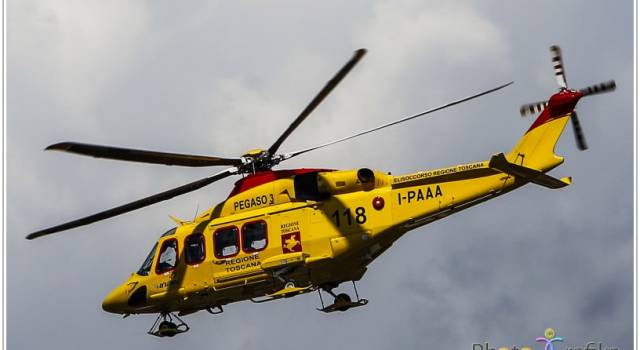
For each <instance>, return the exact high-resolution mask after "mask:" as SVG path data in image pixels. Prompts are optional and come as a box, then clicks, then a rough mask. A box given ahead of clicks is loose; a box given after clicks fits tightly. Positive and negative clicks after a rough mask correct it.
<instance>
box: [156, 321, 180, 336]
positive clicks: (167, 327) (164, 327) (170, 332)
mask: <svg viewBox="0 0 640 350" xmlns="http://www.w3.org/2000/svg"><path fill="white" fill-rule="evenodd" d="M158 334H160V336H161V337H173V336H174V335H176V334H178V326H177V325H176V324H175V323H173V322H169V321H162V322H160V325H159V326H158Z"/></svg>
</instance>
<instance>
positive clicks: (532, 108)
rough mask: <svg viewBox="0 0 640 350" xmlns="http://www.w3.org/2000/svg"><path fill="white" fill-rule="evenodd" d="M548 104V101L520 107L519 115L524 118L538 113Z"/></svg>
mask: <svg viewBox="0 0 640 350" xmlns="http://www.w3.org/2000/svg"><path fill="white" fill-rule="evenodd" d="M548 104H549V101H540V102H534V103H529V104H526V105H522V107H520V115H521V116H523V117H524V116H526V115H527V114H535V113H540V112H542V110H543V109H545V107H547V105H548Z"/></svg>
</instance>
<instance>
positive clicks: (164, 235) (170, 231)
mask: <svg viewBox="0 0 640 350" xmlns="http://www.w3.org/2000/svg"><path fill="white" fill-rule="evenodd" d="M176 228H177V227H174V228H172V229H170V230H168V231H167V232H165V233H163V234H162V236H160V237H167V236H171V235H172V234H174V233H176Z"/></svg>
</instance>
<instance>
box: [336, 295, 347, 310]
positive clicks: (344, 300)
mask: <svg viewBox="0 0 640 350" xmlns="http://www.w3.org/2000/svg"><path fill="white" fill-rule="evenodd" d="M350 302H351V297H350V296H349V294H346V293H340V294H338V295H336V298H335V300H334V301H333V303H334V304H348V303H350ZM349 307H350V306H349V305H344V306H340V307H337V308H336V309H337V310H338V311H347V310H349Z"/></svg>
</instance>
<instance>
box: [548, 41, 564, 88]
mask: <svg viewBox="0 0 640 350" xmlns="http://www.w3.org/2000/svg"><path fill="white" fill-rule="evenodd" d="M549 50H550V51H551V62H553V70H554V72H555V73H556V80H557V81H558V85H560V88H561V89H566V88H567V77H566V76H565V73H564V64H562V51H560V47H559V46H557V45H553V46H551V47H550V48H549Z"/></svg>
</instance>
